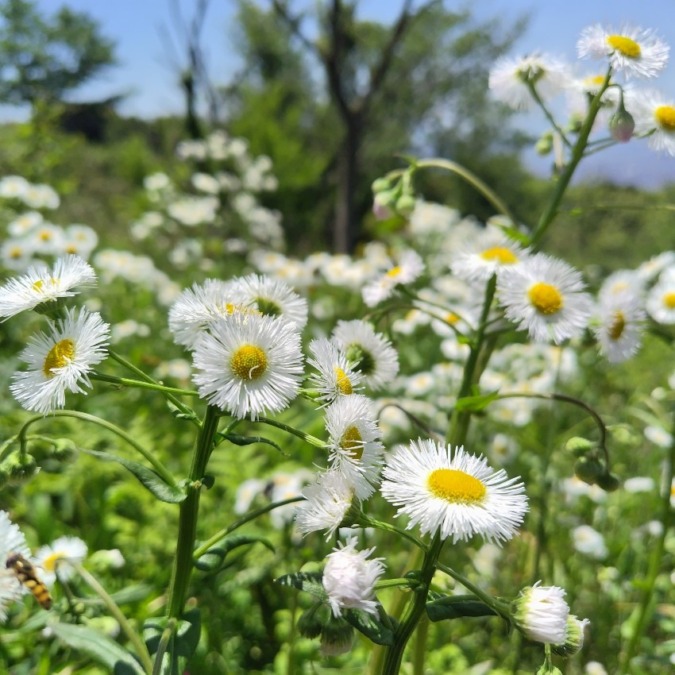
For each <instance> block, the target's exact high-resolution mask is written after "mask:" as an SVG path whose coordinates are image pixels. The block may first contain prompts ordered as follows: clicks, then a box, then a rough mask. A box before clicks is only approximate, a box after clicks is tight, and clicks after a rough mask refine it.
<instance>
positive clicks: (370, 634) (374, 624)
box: [342, 609, 394, 647]
mask: <svg viewBox="0 0 675 675" xmlns="http://www.w3.org/2000/svg"><path fill="white" fill-rule="evenodd" d="M342 616H343V617H344V618H345V620H346V621H347V622H348V623H349V624H351V625H352V626H353V627H354V628H356V630H358V631H359V632H360V633H363V634H364V635H365V636H366V637H367V638H370V639H371V640H372V641H373V642H374V643H375V644H378V645H384V646H385V647H391V646H392V645H393V644H394V632H393V630H392V629H391V628H389V627H388V626H385V625H384V624H383V623H381V622H380V621H379V619H378V618H377V617H375V616H373V615H372V614H368V613H367V612H364V611H363V610H360V609H348V610H347V611H345V612H343V614H342Z"/></svg>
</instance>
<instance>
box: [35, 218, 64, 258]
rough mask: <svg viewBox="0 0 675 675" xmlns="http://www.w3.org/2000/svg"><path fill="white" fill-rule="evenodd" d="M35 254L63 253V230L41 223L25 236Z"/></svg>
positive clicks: (56, 226)
mask: <svg viewBox="0 0 675 675" xmlns="http://www.w3.org/2000/svg"><path fill="white" fill-rule="evenodd" d="M26 240H27V241H29V242H30V243H31V244H32V246H33V249H34V250H35V251H36V252H37V253H42V254H43V255H60V254H62V253H63V250H64V249H63V241H64V237H63V228H62V227H60V226H58V225H54V224H53V223H47V222H44V223H41V224H40V225H38V226H37V227H35V228H33V229H32V230H31V231H30V232H28V233H27V234H26Z"/></svg>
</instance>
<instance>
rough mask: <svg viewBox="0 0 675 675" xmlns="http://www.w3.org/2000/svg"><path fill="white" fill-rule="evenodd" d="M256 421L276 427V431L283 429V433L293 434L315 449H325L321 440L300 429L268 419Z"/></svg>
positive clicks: (260, 418) (259, 418)
mask: <svg viewBox="0 0 675 675" xmlns="http://www.w3.org/2000/svg"><path fill="white" fill-rule="evenodd" d="M256 421H257V422H262V423H263V424H268V425H269V426H271V427H276V428H277V429H283V430H284V431H287V432H288V433H289V434H293V435H294V436H297V437H298V438H302V440H303V441H305V442H307V443H309V444H310V445H313V446H315V447H317V448H321V449H322V450H325V449H326V444H325V443H324V442H323V441H322V440H320V439H318V438H317V437H316V436H312V435H311V434H307V433H305V432H304V431H300V429H296V428H295V427H292V426H289V425H288V424H284V423H283V422H277V420H273V419H270V418H269V417H258V419H257V420H256Z"/></svg>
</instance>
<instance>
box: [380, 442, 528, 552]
mask: <svg viewBox="0 0 675 675" xmlns="http://www.w3.org/2000/svg"><path fill="white" fill-rule="evenodd" d="M383 479H384V480H383V482H382V488H381V490H382V495H383V496H384V498H385V499H386V500H387V501H389V502H390V503H392V504H393V505H394V506H398V507H399V509H398V512H397V515H401V514H404V515H407V516H408V517H409V519H410V522H409V524H408V529H410V528H412V527H413V526H414V525H419V526H420V530H421V532H422V533H423V534H426V533H429V534H435V533H436V532H440V535H441V537H442V538H443V539H447V538H449V537H452V541H453V543H456V542H457V541H463V540H468V539H469V538H471V537H472V536H473V535H476V534H479V535H481V536H483V537H484V538H485V539H486V540H488V541H492V542H496V543H498V542H501V541H506V540H508V539H510V538H511V537H513V536H514V534H515V533H516V530H517V528H518V526H519V525H520V524H521V523H522V521H523V517H524V516H525V512H526V511H527V496H526V495H525V488H524V486H523V484H522V483H521V482H520V480H519V479H518V478H511V479H509V478H508V476H507V475H506V472H505V471H504V470H503V469H501V470H499V471H496V472H495V471H493V470H492V469H491V468H490V467H489V466H488V463H487V460H486V459H485V458H484V457H476V456H474V455H469V454H468V453H466V452H465V451H464V448H461V447H458V448H456V449H455V450H454V452H453V450H452V448H451V447H450V446H446V445H444V444H441V443H435V442H434V441H431V440H422V439H419V440H418V441H417V442H415V441H413V442H411V443H410V445H409V446H402V447H399V448H398V449H397V450H396V451H395V452H394V453H393V455H392V456H391V457H389V458H388V459H387V463H386V466H385V468H384V473H383Z"/></svg>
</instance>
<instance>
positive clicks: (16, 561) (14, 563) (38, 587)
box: [5, 553, 52, 609]
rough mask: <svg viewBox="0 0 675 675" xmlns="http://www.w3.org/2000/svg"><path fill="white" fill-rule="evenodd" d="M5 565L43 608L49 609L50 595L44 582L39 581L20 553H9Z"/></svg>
mask: <svg viewBox="0 0 675 675" xmlns="http://www.w3.org/2000/svg"><path fill="white" fill-rule="evenodd" d="M5 567H7V569H8V570H12V571H13V572H14V574H16V578H17V579H18V580H19V581H20V582H21V583H22V584H23V585H24V586H25V587H26V588H27V589H28V590H29V591H30V592H31V593H32V594H33V597H34V598H35V599H36V600H37V601H38V602H39V603H40V607H42V608H43V609H50V608H51V606H52V596H51V595H50V594H49V589H48V588H47V586H45V584H44V582H42V581H40V579H39V577H38V575H37V572H36V571H35V567H33V565H32V564H31V563H30V562H29V561H28V560H26V558H24V557H23V556H22V555H21V554H20V553H10V554H9V555H8V556H7V562H6V563H5Z"/></svg>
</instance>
